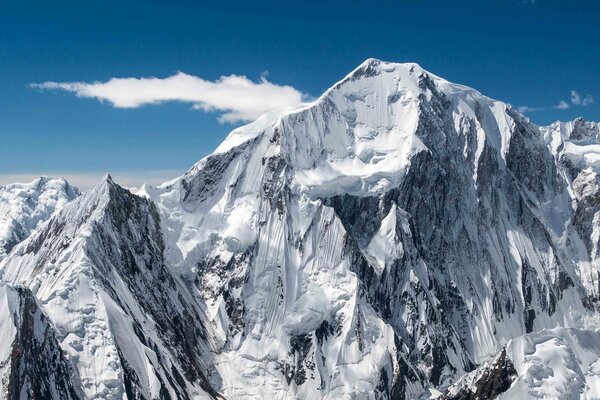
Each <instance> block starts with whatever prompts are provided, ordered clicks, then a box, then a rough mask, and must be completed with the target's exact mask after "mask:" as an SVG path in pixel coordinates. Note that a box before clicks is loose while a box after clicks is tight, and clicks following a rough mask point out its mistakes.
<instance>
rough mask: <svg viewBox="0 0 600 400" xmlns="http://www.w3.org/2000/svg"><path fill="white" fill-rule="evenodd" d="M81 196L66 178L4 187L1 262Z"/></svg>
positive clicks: (0, 212) (0, 210)
mask: <svg viewBox="0 0 600 400" xmlns="http://www.w3.org/2000/svg"><path fill="white" fill-rule="evenodd" d="M78 195H79V191H78V190H77V188H75V187H73V186H71V185H69V184H68V183H67V181H65V180H64V179H62V178H61V179H50V178H47V177H41V178H39V179H36V180H34V181H33V182H31V183H13V184H10V185H6V186H0V260H1V259H2V258H4V257H5V256H6V254H7V253H8V252H10V251H11V250H12V248H13V247H14V246H15V245H17V244H18V243H20V242H21V241H22V240H24V239H25V238H27V237H28V236H29V234H30V233H31V232H32V231H33V230H34V229H35V228H36V227H37V226H38V225H40V224H41V223H42V222H44V221H45V220H47V219H48V218H49V217H50V215H51V214H52V213H53V212H54V211H56V210H58V209H59V208H61V207H62V206H63V205H64V204H65V203H67V202H68V201H70V200H73V199H74V198H75V197H77V196H78Z"/></svg>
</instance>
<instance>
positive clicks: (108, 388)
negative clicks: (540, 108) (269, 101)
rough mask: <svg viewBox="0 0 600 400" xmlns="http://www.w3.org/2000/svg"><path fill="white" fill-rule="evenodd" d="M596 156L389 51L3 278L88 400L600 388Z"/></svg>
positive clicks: (20, 250)
mask: <svg viewBox="0 0 600 400" xmlns="http://www.w3.org/2000/svg"><path fill="white" fill-rule="evenodd" d="M598 149H600V134H599V129H598V125H596V124H593V123H588V122H584V121H582V120H576V121H574V122H572V123H556V124H554V125H551V126H549V127H538V126H536V125H534V124H532V123H531V122H530V121H529V120H528V119H526V118H525V117H523V116H522V115H520V114H519V113H517V112H516V111H515V110H513V109H512V108H511V107H510V106H509V105H506V104H504V103H502V102H499V101H495V100H492V99H489V98H487V97H485V96H483V95H482V94H480V93H479V92H477V91H475V90H473V89H470V88H467V87H464V86H461V85H457V84H453V83H450V82H447V81H445V80H444V79H442V78H439V77H437V76H435V75H433V74H431V73H429V72H427V71H425V70H423V69H422V68H421V67H419V66H418V65H416V64H395V63H386V62H382V61H379V60H374V59H369V60H367V61H365V62H364V63H363V64H361V65H360V66H359V67H358V68H357V69H356V70H354V71H353V72H351V73H350V74H349V75H348V76H346V77H345V78H344V79H342V80H341V81H340V82H338V83H337V84H335V85H334V86H333V87H332V88H331V89H329V90H328V91H326V92H325V93H324V94H323V95H322V96H321V97H319V98H318V99H317V100H315V101H314V102H312V103H310V104H306V105H303V106H302V107H300V108H295V109H287V110H280V111H275V112H272V113H269V114H266V115H263V116H262V117H260V118H259V119H258V120H257V121H255V122H253V123H251V124H249V125H246V126H244V127H241V128H238V129H236V130H234V131H233V132H232V133H231V134H230V135H229V136H228V138H227V139H226V140H225V141H224V142H223V143H222V144H221V145H220V146H219V147H218V148H217V149H216V151H215V152H214V153H213V154H211V155H209V156H207V157H205V158H204V159H203V160H201V161H200V162H199V163H197V164H196V165H195V166H193V167H192V168H191V169H190V170H189V171H188V172H186V173H185V174H184V175H183V176H181V177H179V178H177V179H174V180H173V181H170V182H167V183H166V184H164V185H162V186H160V187H157V188H153V187H144V188H143V189H142V190H141V191H140V192H139V193H137V194H132V193H130V192H129V191H127V190H125V189H122V188H120V187H119V186H118V185H117V184H115V183H114V182H113V181H112V179H111V178H110V177H108V176H107V177H106V178H105V179H104V180H103V181H102V182H100V183H99V184H98V185H97V186H96V187H95V188H94V189H92V190H90V191H89V192H87V193H85V194H84V195H82V196H80V197H78V198H77V199H75V200H73V201H71V202H70V203H68V204H67V205H65V206H64V207H63V208H62V209H60V210H59V211H58V212H56V213H55V214H53V216H52V217H51V218H49V220H48V221H46V222H45V223H43V224H42V225H40V226H39V227H37V228H36V229H35V230H34V231H33V233H32V234H31V235H30V236H29V238H27V239H26V240H24V241H23V242H22V243H20V244H19V245H17V246H16V247H14V249H12V251H11V252H10V253H9V254H8V256H7V257H6V258H5V259H4V260H3V261H2V262H1V263H0V277H1V279H2V280H3V281H4V282H6V283H7V284H9V285H13V286H14V285H17V286H19V285H20V286H25V287H27V288H28V289H29V290H30V291H31V293H32V294H33V295H34V296H35V298H36V299H37V300H36V301H37V303H36V304H39V309H40V310H41V312H42V313H43V315H45V317H44V318H46V320H47V321H48V323H47V325H48V326H51V327H52V329H54V333H53V334H54V336H53V338H54V339H53V340H54V341H55V342H56V343H57V344H58V347H59V348H60V349H59V350H60V351H61V352H62V354H63V356H62V357H64V362H65V363H67V364H68V365H69V367H70V371H71V372H69V374H68V376H62V377H61V379H62V381H61V382H64V384H62V386H61V387H70V386H69V385H72V387H73V388H74V390H75V392H76V395H77V396H78V397H80V398H115V399H116V398H118V399H121V398H125V397H126V398H130V399H131V398H136V399H137V398H145V399H150V398H220V397H224V398H227V399H242V398H243V399H262V398H268V399H338V398H348V399H350V398H358V399H413V398H428V397H435V396H441V397H440V398H446V399H459V398H460V399H477V398H479V399H484V398H485V399H487V398H495V397H498V396H500V397H502V398H514V396H515V395H516V394H517V393H518V394H521V393H525V394H528V397H530V398H536V396H537V397H539V396H543V395H545V396H547V397H549V398H589V399H591V398H597V397H600V385H598V382H597V379H598V378H597V377H598V376H599V375H598V373H599V371H600V370H599V369H598V368H600V366H599V365H598V362H597V359H598V358H600V344H599V342H598V340H599V336H598V335H599V333H598V329H597V327H598V326H599V325H598V321H599V319H598V317H599V316H600V313H599V312H598V300H599V295H600V285H599V281H598V280H599V276H598V261H597V260H598V254H597V249H598V245H599V244H600V243H599V241H600V230H599V228H598V227H599V226H600V222H598V220H599V219H600V214H598V212H599V211H600V182H599V181H598V175H597V173H596V170H597V168H598V166H597V160H596V154H600V150H598ZM598 165H600V164H598ZM597 214H598V215H597ZM19 290H21V289H19ZM23 290H24V289H23ZM24 293H25V292H24ZM27 293H28V292H27ZM13 325H14V326H17V324H13ZM54 347H55V348H56V347H57V346H56V345H55V346H54ZM9 351H10V350H9ZM61 362H62V361H61ZM8 371H10V369H9V370H8ZM7 373H9V372H4V374H7ZM2 382H3V385H4V387H5V391H6V390H8V391H13V392H14V390H16V389H14V388H13V387H12V386H11V385H13V384H12V383H11V382H12V381H7V380H5V379H4V378H3V380H2ZM7 382H8V383H7ZM5 393H7V392H5Z"/></svg>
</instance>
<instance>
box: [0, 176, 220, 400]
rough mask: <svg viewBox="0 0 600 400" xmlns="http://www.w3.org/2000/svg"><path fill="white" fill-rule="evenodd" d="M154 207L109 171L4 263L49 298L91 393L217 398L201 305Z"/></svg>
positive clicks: (80, 380)
mask: <svg viewBox="0 0 600 400" xmlns="http://www.w3.org/2000/svg"><path fill="white" fill-rule="evenodd" d="M158 224H159V216H158V213H157V211H156V208H155V207H154V205H153V204H152V203H150V202H148V201H147V200H145V199H142V198H139V197H137V196H134V195H132V194H131V193H130V192H129V191H127V190H125V189H122V188H120V187H119V186H117V185H116V184H115V183H114V182H113V181H112V179H111V178H110V177H109V176H107V177H106V178H105V179H104V180H103V181H102V182H100V183H99V184H98V185H96V186H95V187H94V188H93V189H91V190H89V191H88V192H86V193H85V194H84V195H82V196H81V197H79V198H78V199H76V200H75V201H73V202H70V203H68V204H67V205H65V206H64V207H63V208H62V209H61V210H60V211H59V212H58V213H56V214H54V215H53V216H52V217H51V218H50V219H49V220H48V221H47V222H46V223H44V224H43V225H42V226H40V227H39V228H38V229H37V230H36V231H35V232H34V233H33V234H32V235H31V236H30V237H29V239H27V240H25V241H24V242H23V243H21V244H20V245H17V247H16V248H15V249H14V250H13V251H12V252H11V253H10V255H9V256H8V257H7V258H6V259H5V260H4V261H3V262H2V263H1V264H0V274H1V277H2V280H4V281H5V282H11V283H15V284H22V285H26V286H28V287H29V288H30V289H31V290H32V292H33V293H34V294H35V296H36V297H37V298H38V299H39V301H40V302H41V304H42V308H43V310H44V312H45V313H46V314H47V315H48V318H49V320H50V321H51V323H52V325H53V326H54V327H55V328H56V330H57V334H56V336H57V339H58V340H59V342H60V343H61V347H62V348H63V349H64V351H65V353H66V358H67V361H68V362H69V364H70V365H71V367H72V368H73V370H74V371H77V375H78V376H77V380H76V381H75V382H74V384H75V385H76V387H77V388H79V389H80V390H81V391H82V395H83V397H85V398H90V399H93V398H102V399H122V398H125V397H126V398H130V399H131V398H146V399H150V398H159V397H160V398H212V397H214V395H215V393H214V391H213V390H212V389H211V388H210V385H209V384H208V383H207V378H206V375H207V373H208V366H209V365H210V351H209V349H208V347H207V343H209V339H210V338H208V337H207V336H206V332H205V330H204V322H203V321H204V320H205V318H204V316H203V313H202V310H201V309H200V308H199V307H198V305H197V303H196V302H195V301H194V300H193V298H192V296H191V294H190V293H189V292H188V291H187V289H186V288H185V287H184V286H183V284H182V283H181V282H180V281H179V279H178V278H177V277H175V276H173V275H172V274H171V273H170V271H169V269H168V268H167V267H166V266H165V264H164V261H163V250H164V248H163V238H162V235H161V233H160V230H159V225H158Z"/></svg>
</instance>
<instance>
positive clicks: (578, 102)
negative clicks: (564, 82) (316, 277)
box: [517, 90, 594, 113]
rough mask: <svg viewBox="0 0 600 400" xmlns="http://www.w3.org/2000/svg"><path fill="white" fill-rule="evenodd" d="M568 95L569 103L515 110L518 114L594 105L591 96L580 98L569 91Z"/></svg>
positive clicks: (525, 107) (562, 102) (574, 91)
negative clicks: (569, 94)
mask: <svg viewBox="0 0 600 400" xmlns="http://www.w3.org/2000/svg"><path fill="white" fill-rule="evenodd" d="M570 93H571V97H570V98H569V101H565V100H561V101H559V102H558V103H557V104H555V105H553V106H547V107H531V106H519V107H517V110H518V111H519V112H520V113H529V112H535V111H543V110H567V109H569V108H571V107H572V106H574V107H587V106H589V105H590V104H592V103H594V98H593V97H592V95H589V94H587V95H585V96H581V94H579V92H578V91H577V90H571V92H570Z"/></svg>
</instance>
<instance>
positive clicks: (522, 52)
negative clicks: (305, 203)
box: [0, 0, 600, 178]
mask: <svg viewBox="0 0 600 400" xmlns="http://www.w3.org/2000/svg"><path fill="white" fill-rule="evenodd" d="M5 3H8V2H2V5H1V6H0V175H2V174H17V173H31V174H41V173H54V172H55V171H61V172H64V173H65V174H68V173H88V172H89V173H96V172H99V173H100V172H105V171H111V172H114V171H139V172H140V176H141V177H142V178H143V173H144V172H147V171H161V170H180V171H184V170H185V169H186V168H188V167H189V166H190V165H191V164H193V163H194V162H196V161H197V160H199V159H200V158H201V157H202V156H204V155H206V154H207V153H209V152H210V151H212V150H213V149H214V148H215V147H216V146H217V145H218V143H219V142H220V141H221V140H222V139H223V138H224V137H225V135H226V134H227V133H228V132H229V131H230V130H231V129H232V128H234V127H235V125H229V124H225V125H221V124H219V123H218V122H217V119H216V117H217V116H218V114H215V113H205V112H203V111H198V110H192V109H191V106H190V104H177V103H169V104H161V105H153V106H144V107H141V108H139V109H116V108H113V107H111V106H110V105H108V104H102V103H100V102H98V101H96V100H93V99H80V98H77V97H75V96H74V95H72V94H68V93H62V92H51V91H40V90H35V89H31V88H29V87H28V84H29V83H32V82H42V81H48V80H51V81H97V80H99V81H104V80H107V79H110V78H111V77H143V76H156V77H167V76H169V75H171V74H173V73H174V72H176V71H183V72H186V73H188V74H193V75H198V76H200V77H202V78H205V79H210V80H215V79H217V78H219V77H220V76H222V75H228V74H238V75H246V76H248V77H249V78H250V79H252V80H255V81H256V80H258V79H260V76H261V74H262V73H264V72H265V71H268V74H269V75H268V77H269V80H271V81H272V82H275V83H278V84H287V85H291V86H294V87H295V88H297V89H298V90H300V91H302V92H304V93H307V94H310V95H312V96H318V95H319V94H320V93H321V92H322V91H323V90H325V89H326V88H328V87H329V86H331V85H332V84H333V83H335V82H336V81H337V80H339V79H340V78H341V77H343V76H344V75H345V74H346V73H348V72H349V71H350V70H352V69H353V68H354V67H356V66H357V65H358V64H359V63H361V62H362V61H363V60H364V59H366V58H368V57H376V58H381V59H384V60H388V61H398V62H406V61H414V62H417V63H419V64H421V65H422V66H423V67H424V68H426V69H428V70H429V71H431V72H433V73H435V74H437V75H440V76H442V77H444V78H446V79H448V80H450V81H453V82H457V83H462V84H466V85H468V86H472V87H474V88H476V89H478V90H480V91H481V92H483V93H484V94H486V95H488V96H490V97H493V98H497V99H500V100H503V101H506V102H508V103H511V104H513V105H515V106H521V105H527V106H530V107H544V106H552V105H554V104H557V103H558V102H559V101H560V100H568V98H569V91H570V90H572V89H575V90H578V91H579V92H580V93H582V94H591V95H592V96H594V97H595V98H596V103H595V104H592V105H590V106H588V107H585V108H584V107H572V108H570V109H568V110H547V111H539V112H534V113H530V114H529V116H530V118H531V119H532V120H533V121H534V122H537V123H541V124H547V123H550V122H552V121H554V120H556V119H561V120H568V119H573V118H575V117H577V116H580V115H581V116H583V117H584V118H586V119H590V120H600V104H599V103H600V77H599V74H598V70H599V66H600V2H597V1H592V0H588V1H581V0H572V1H568V2H566V1H556V0H555V1H551V0H535V2H531V1H521V0H502V1H500V0H491V1H490V0H486V1H452V0H446V1H437V0H413V1H403V0H395V1H375V0H371V1H362V0H361V1H358V0H356V1H353V0H347V1H327V0H324V1H306V0H305V1H302V2H288V1H285V2H284V1H272V2H271V1H263V2H247V1H220V2H204V1H191V0H175V1H173V0H171V1H161V0H153V1H150V0H146V1H143V0H136V1H126V0H122V1H112V0H106V1H101V2H100V1H87V2H86V1H77V2H74V1H73V2H71V1H52V2H47V1H20V2H18V4H17V2H14V4H5ZM11 3H12V2H11ZM175 176H176V175H175Z"/></svg>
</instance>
